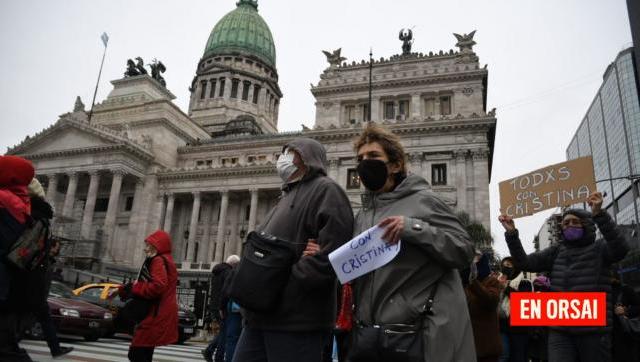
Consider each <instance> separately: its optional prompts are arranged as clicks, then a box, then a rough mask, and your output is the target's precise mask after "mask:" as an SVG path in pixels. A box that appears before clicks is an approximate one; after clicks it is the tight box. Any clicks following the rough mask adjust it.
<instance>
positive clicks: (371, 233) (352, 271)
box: [329, 225, 401, 284]
mask: <svg viewBox="0 0 640 362" xmlns="http://www.w3.org/2000/svg"><path fill="white" fill-rule="evenodd" d="M383 233H384V229H382V228H379V227H378V226H377V225H376V226H374V227H372V228H371V229H368V230H365V231H364V232H362V233H361V234H360V235H358V236H356V237H355V238H353V239H351V240H350V241H348V242H347V243H346V244H344V245H342V246H341V247H339V248H338V249H336V250H334V251H333V252H332V253H331V254H329V261H330V262H331V266H332V267H333V270H335V272H336V275H337V276H338V279H339V280H340V283H342V284H344V283H347V282H349V281H351V280H353V279H355V278H357V277H359V276H361V275H364V274H367V273H369V272H370V271H372V270H376V269H378V268H380V267H381V266H383V265H385V264H387V263H388V262H390V261H391V260H393V258H395V257H396V255H398V253H399V252H400V246H401V241H398V243H397V244H395V245H389V244H387V243H386V242H385V241H384V240H382V234H383Z"/></svg>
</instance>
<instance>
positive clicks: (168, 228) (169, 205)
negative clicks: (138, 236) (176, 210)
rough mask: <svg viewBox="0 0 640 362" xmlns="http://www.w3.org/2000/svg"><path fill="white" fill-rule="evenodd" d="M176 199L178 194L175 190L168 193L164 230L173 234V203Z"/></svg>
mask: <svg viewBox="0 0 640 362" xmlns="http://www.w3.org/2000/svg"><path fill="white" fill-rule="evenodd" d="M175 200H176V196H175V195H174V194H173V192H170V193H169V194H168V195H167V211H166V212H165V213H164V231H165V232H166V233H167V234H169V235H171V219H173V205H174V202H175Z"/></svg>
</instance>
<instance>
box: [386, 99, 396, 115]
mask: <svg viewBox="0 0 640 362" xmlns="http://www.w3.org/2000/svg"><path fill="white" fill-rule="evenodd" d="M395 118H396V112H395V109H394V105H393V102H384V119H395Z"/></svg>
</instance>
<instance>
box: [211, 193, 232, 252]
mask: <svg viewBox="0 0 640 362" xmlns="http://www.w3.org/2000/svg"><path fill="white" fill-rule="evenodd" d="M221 195H222V200H221V201H220V202H221V204H220V218H219V219H218V235H217V236H216V249H215V254H214V255H213V261H214V263H221V262H222V261H223V260H222V247H223V245H224V242H225V233H224V232H225V229H226V224H227V208H228V207H229V190H222V191H221Z"/></svg>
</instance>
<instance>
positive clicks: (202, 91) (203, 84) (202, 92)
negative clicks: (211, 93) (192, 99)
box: [200, 80, 207, 99]
mask: <svg viewBox="0 0 640 362" xmlns="http://www.w3.org/2000/svg"><path fill="white" fill-rule="evenodd" d="M200 88H201V89H200V99H204V96H205V95H206V94H207V81H206V80H203V81H202V82H200Z"/></svg>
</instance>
